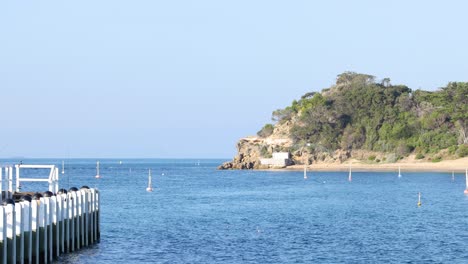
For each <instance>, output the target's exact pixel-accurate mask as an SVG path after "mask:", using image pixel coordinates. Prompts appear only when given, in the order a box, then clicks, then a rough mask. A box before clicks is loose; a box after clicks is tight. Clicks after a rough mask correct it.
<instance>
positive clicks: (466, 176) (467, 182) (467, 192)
mask: <svg viewBox="0 0 468 264" xmlns="http://www.w3.org/2000/svg"><path fill="white" fill-rule="evenodd" d="M465 181H466V188H465V192H464V193H465V194H466V195H468V169H466V171H465Z"/></svg>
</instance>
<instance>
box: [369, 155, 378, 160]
mask: <svg viewBox="0 0 468 264" xmlns="http://www.w3.org/2000/svg"><path fill="white" fill-rule="evenodd" d="M375 158H376V156H375V155H370V156H369V158H368V159H369V160H370V161H374V160H375Z"/></svg>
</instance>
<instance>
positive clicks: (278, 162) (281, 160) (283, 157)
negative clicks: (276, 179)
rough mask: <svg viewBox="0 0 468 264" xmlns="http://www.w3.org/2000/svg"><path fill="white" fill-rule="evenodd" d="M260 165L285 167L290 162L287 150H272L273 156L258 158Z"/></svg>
mask: <svg viewBox="0 0 468 264" xmlns="http://www.w3.org/2000/svg"><path fill="white" fill-rule="evenodd" d="M260 164H261V165H267V166H270V167H285V166H289V165H291V164H292V161H291V158H290V154H289V152H273V157H272V158H269V159H260Z"/></svg>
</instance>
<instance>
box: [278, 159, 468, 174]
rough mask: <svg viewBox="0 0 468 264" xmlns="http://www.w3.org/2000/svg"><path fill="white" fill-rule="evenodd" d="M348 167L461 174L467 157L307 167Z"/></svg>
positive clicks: (309, 168)
mask: <svg viewBox="0 0 468 264" xmlns="http://www.w3.org/2000/svg"><path fill="white" fill-rule="evenodd" d="M349 166H351V167H352V170H353V171H398V167H400V168H401V171H402V172H403V171H411V172H425V171H428V172H429V171H430V172H433V171H437V172H448V173H449V172H450V173H451V172H452V171H454V172H456V173H462V172H465V170H466V169H467V168H468V157H465V158H461V159H456V160H444V161H440V162H428V161H416V160H403V161H400V162H397V163H383V164H371V163H365V162H362V161H359V160H351V161H347V162H345V163H341V164H326V163H319V164H311V165H309V166H308V167H307V169H308V170H311V171H314V170H315V171H347V170H349ZM303 169H304V165H293V166H288V167H287V168H285V170H303Z"/></svg>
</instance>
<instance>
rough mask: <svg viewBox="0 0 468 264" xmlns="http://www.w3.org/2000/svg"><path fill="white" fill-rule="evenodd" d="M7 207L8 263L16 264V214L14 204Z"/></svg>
mask: <svg viewBox="0 0 468 264" xmlns="http://www.w3.org/2000/svg"><path fill="white" fill-rule="evenodd" d="M5 207H6V210H5V211H6V218H7V244H8V245H7V247H8V248H7V262H9V263H12V264H14V263H16V212H15V206H14V205H13V204H8V205H7V206H5Z"/></svg>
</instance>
